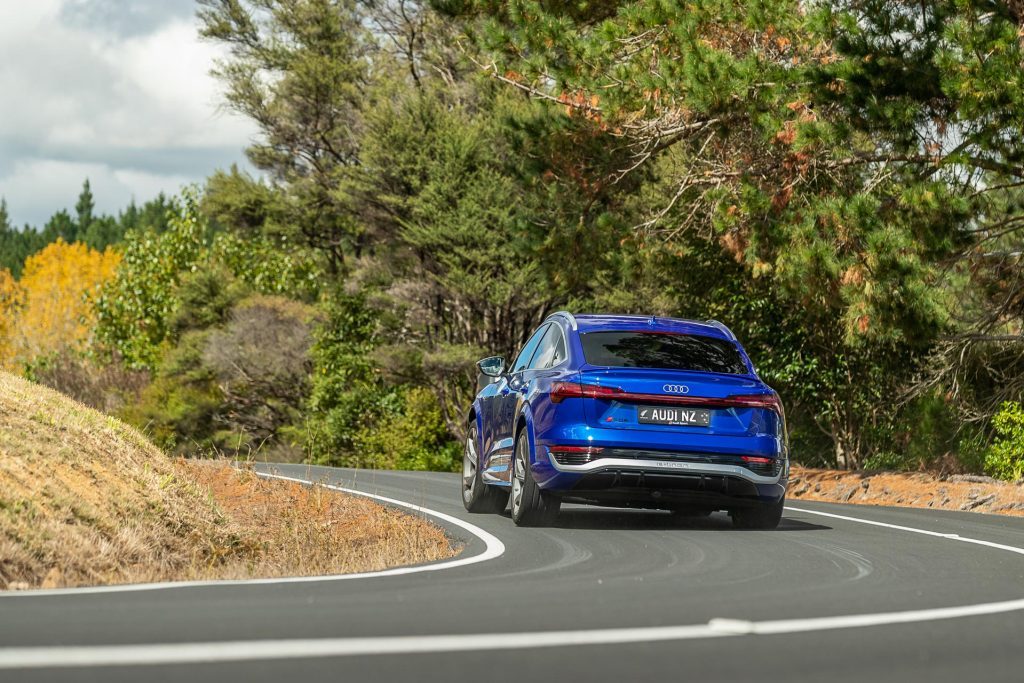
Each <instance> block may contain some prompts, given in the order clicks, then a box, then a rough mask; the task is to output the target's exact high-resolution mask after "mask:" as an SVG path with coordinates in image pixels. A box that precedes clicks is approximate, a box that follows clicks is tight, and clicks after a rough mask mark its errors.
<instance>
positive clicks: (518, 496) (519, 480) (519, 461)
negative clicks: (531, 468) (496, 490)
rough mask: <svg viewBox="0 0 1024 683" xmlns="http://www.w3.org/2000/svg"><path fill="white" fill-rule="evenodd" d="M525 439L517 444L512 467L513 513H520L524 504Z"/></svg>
mask: <svg viewBox="0 0 1024 683" xmlns="http://www.w3.org/2000/svg"><path fill="white" fill-rule="evenodd" d="M523 443H524V442H523V440H522V439H520V440H519V444H518V445H517V446H516V462H515V467H513V469H512V513H513V514H518V512H519V508H520V506H521V505H522V504H523V488H524V486H525V484H526V460H525V458H524V457H523V455H524V454H523V451H524V448H523Z"/></svg>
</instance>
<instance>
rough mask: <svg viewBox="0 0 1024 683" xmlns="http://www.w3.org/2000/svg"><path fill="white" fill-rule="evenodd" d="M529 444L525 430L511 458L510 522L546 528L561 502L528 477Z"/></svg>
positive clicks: (517, 439)
mask: <svg viewBox="0 0 1024 683" xmlns="http://www.w3.org/2000/svg"><path fill="white" fill-rule="evenodd" d="M529 462H530V441H529V438H528V436H527V434H526V429H523V430H521V431H520V432H519V436H518V437H517V438H516V450H515V452H514V453H513V456H512V521H513V522H515V523H516V526H549V525H551V524H553V523H554V521H555V518H556V517H558V510H559V508H561V507H562V501H561V500H559V499H558V498H557V497H556V496H553V495H551V494H550V493H547V492H546V491H542V490H541V488H540V487H539V486H537V482H536V481H534V480H533V477H532V476H531V475H530V471H529V467H528V466H527V464H528V463H529Z"/></svg>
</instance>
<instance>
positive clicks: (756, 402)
mask: <svg viewBox="0 0 1024 683" xmlns="http://www.w3.org/2000/svg"><path fill="white" fill-rule="evenodd" d="M550 396H551V402H552V403H561V402H562V401H564V400H565V399H567V398H598V399H606V400H614V401H624V402H628V403H661V404H667V405H685V406H703V407H707V408H767V409H769V410H773V411H775V412H776V413H777V414H778V415H779V416H782V414H783V412H782V402H781V401H780V400H779V397H778V395H777V394H737V395H735V396H727V397H726V398H707V397H703V396H675V395H672V396H669V395H666V394H638V393H634V392H630V391H623V390H622V389H620V388H618V387H603V386H600V385H598V384H580V383H578V382H554V383H553V384H552V385H551V394H550Z"/></svg>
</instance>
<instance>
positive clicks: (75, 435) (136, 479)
mask: <svg viewBox="0 0 1024 683" xmlns="http://www.w3.org/2000/svg"><path fill="white" fill-rule="evenodd" d="M454 552H455V551H454V549H453V548H452V547H451V544H450V543H449V541H448V540H447V539H446V537H445V535H444V534H443V532H442V531H441V530H440V529H439V528H437V527H435V526H433V525H431V524H429V523H428V522H426V521H425V520H422V519H420V518H417V517H413V516H411V515H407V514H403V513H400V512H396V511H393V510H388V509H385V508H383V507H381V506H379V505H376V504H375V503H372V502H370V501H366V500H362V499H353V498H350V497H347V496H343V495H340V494H336V493H331V492H326V491H323V490H319V489H316V490H310V489H303V488H302V487H299V486H297V485H293V484H287V483H283V482H267V481H263V480H260V479H258V478H256V477H255V476H254V475H252V474H251V473H247V472H236V471H233V470H230V469H229V468H227V467H226V466H223V465H221V466H214V465H210V464H202V465H201V464H198V463H189V462H182V461H174V460H172V459H170V458H168V457H167V456H166V455H165V454H164V453H163V452H162V451H160V450H159V449H157V448H156V447H155V446H153V445H152V444H150V443H149V442H148V441H147V440H146V439H145V438H144V437H143V436H142V435H141V434H140V433H139V432H137V431H135V430H134V429H132V428H130V427H127V426H126V425H124V424H122V423H121V422H119V421H118V420H115V419H113V418H110V417H107V416H105V415H103V414H101V413H98V412H96V411H94V410H92V409H90V408H87V407H85V406H83V405H81V404H79V403H77V402H75V401H72V400H70V399H68V398H67V397H65V396H63V395H61V394H58V393H57V392H54V391H52V390H49V389H46V388H44V387H41V386H39V385H36V384H32V383H30V382H27V381H25V380H23V379H20V378H18V377H15V376H13V375H10V374H7V373H0V588H4V589H20V588H33V587H57V586H79V585H98V584H111V583H131V582H141V581H167V580H179V579H197V578H243V577H252V576H283V575H299V574H322V573H338V572H347V571H362V570H368V569H379V568H383V567H387V566H396V565H401V564H408V563H414V562H422V561H427V560H434V559H439V558H443V557H448V556H451V555H453V554H454Z"/></svg>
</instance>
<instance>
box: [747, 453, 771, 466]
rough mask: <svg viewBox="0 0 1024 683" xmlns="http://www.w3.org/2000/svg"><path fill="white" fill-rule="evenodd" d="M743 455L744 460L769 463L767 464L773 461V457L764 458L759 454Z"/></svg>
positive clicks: (763, 463)
mask: <svg viewBox="0 0 1024 683" xmlns="http://www.w3.org/2000/svg"><path fill="white" fill-rule="evenodd" d="M742 457H743V462H752V463H757V464H759V465H767V464H770V463H771V462H772V459H771V458H762V457H759V456H756V455H744V456H742Z"/></svg>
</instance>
